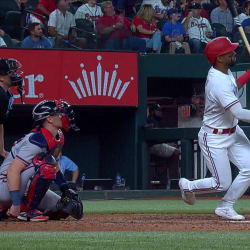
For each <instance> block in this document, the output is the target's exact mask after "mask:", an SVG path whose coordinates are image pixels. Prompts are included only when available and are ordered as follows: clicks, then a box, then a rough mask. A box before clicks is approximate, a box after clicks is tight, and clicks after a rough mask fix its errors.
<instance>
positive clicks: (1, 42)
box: [0, 29, 7, 48]
mask: <svg viewBox="0 0 250 250" xmlns="http://www.w3.org/2000/svg"><path fill="white" fill-rule="evenodd" d="M4 35H5V32H4V31H3V30H1V29H0V48H3V47H7V45H6V43H5V41H4V39H3V36H4Z"/></svg>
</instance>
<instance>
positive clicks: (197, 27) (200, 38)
mask: <svg viewBox="0 0 250 250" xmlns="http://www.w3.org/2000/svg"><path fill="white" fill-rule="evenodd" d="M190 8H191V9H192V11H191V12H190V13H189V14H188V16H187V17H186V18H184V19H183V22H182V23H183V27H184V30H185V31H186V32H187V34H188V35H189V45H190V47H191V52H192V53H202V52H203V49H204V48H205V45H206V44H207V43H208V42H209V41H210V40H211V39H210V38H211V37H212V34H213V31H212V28H211V25H210V23H209V21H208V20H207V19H206V18H204V17H201V16H200V13H201V5H200V4H199V3H193V4H192V5H191V7H190Z"/></svg>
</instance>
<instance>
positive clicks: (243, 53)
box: [232, 32, 250, 63]
mask: <svg viewBox="0 0 250 250" xmlns="http://www.w3.org/2000/svg"><path fill="white" fill-rule="evenodd" d="M246 37H247V40H248V41H250V34H249V33H246ZM232 41H233V42H235V43H239V47H238V48H237V50H236V52H237V58H238V60H240V62H241V63H245V62H246V63H249V54H248V52H247V49H246V46H245V44H244V42H243V40H242V37H241V35H240V32H236V33H234V34H233V38H232Z"/></svg>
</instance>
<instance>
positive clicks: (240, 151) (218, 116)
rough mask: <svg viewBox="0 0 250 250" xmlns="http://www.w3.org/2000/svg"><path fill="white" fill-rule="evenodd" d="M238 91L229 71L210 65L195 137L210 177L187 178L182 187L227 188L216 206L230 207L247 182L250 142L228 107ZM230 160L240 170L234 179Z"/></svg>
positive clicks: (249, 181)
mask: <svg viewBox="0 0 250 250" xmlns="http://www.w3.org/2000/svg"><path fill="white" fill-rule="evenodd" d="M237 92H238V89H237V84H236V81H235V79H234V77H233V75H232V72H231V71H230V70H228V74H224V73H223V72H221V71H218V70H217V69H215V68H213V67H212V68H211V69H210V70H209V72H208V76H207V82H206V87H205V94H206V96H205V98H206V100H205V111H204V117H203V124H204V125H203V126H202V127H201V129H200V131H199V134H198V138H199V146H200V148H201V151H202V154H203V156H204V157H205V159H206V166H207V168H208V169H209V171H210V172H211V174H212V177H209V178H204V179H200V180H194V181H187V182H186V183H185V184H184V186H183V189H184V190H185V191H189V192H190V191H191V192H203V193H207V192H218V191H227V192H226V194H225V196H224V197H223V198H222V203H221V204H220V205H219V206H229V207H232V206H233V204H234V203H235V202H236V200H238V199H239V198H240V197H241V196H242V195H243V194H244V193H245V191H246V190H247V189H248V187H249V185H250V161H249V155H250V143H249V140H248V138H247V137H246V135H245V134H244V131H243V130H242V129H241V128H240V127H239V126H237V123H238V120H237V119H236V118H234V117H233V115H232V114H231V112H230V110H229V109H230V107H232V106H233V105H234V104H236V103H238V102H239V100H238V98H237ZM235 126H236V128H235V129H232V128H233V127H235ZM230 128H231V129H232V130H230ZM215 129H216V130H217V132H216V133H215ZM223 129H224V133H223ZM228 129H229V130H228ZM219 131H221V132H219ZM230 162H232V163H233V164H234V165H235V166H236V167H237V168H238V169H239V174H238V175H237V176H236V178H235V179H234V181H233V182H232V171H231V166H230Z"/></svg>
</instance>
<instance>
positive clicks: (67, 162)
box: [58, 153, 79, 183]
mask: <svg viewBox="0 0 250 250" xmlns="http://www.w3.org/2000/svg"><path fill="white" fill-rule="evenodd" d="M58 165H59V168H60V170H61V172H62V173H63V174H65V171H66V170H68V171H70V172H72V180H71V181H72V182H74V183H76V182H77V179H78V176H79V168H78V166H77V165H76V164H75V163H74V162H73V161H72V160H71V159H69V158H68V157H67V156H65V155H62V154H61V153H60V155H59V160H58Z"/></svg>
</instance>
